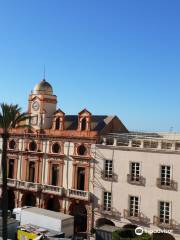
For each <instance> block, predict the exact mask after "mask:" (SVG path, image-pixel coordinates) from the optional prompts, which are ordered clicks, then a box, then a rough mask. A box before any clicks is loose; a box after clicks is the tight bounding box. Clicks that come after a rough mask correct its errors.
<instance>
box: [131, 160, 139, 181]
mask: <svg viewBox="0 0 180 240" xmlns="http://www.w3.org/2000/svg"><path fill="white" fill-rule="evenodd" d="M139 180H140V163H138V162H132V163H131V181H139Z"/></svg>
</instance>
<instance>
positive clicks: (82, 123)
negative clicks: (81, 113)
mask: <svg viewBox="0 0 180 240" xmlns="http://www.w3.org/2000/svg"><path fill="white" fill-rule="evenodd" d="M86 125H87V121H86V118H83V120H82V122H81V130H82V131H84V130H86Z"/></svg>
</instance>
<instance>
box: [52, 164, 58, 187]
mask: <svg viewBox="0 0 180 240" xmlns="http://www.w3.org/2000/svg"><path fill="white" fill-rule="evenodd" d="M58 183H59V165H58V164H53V165H52V180H51V185H53V186H58Z"/></svg>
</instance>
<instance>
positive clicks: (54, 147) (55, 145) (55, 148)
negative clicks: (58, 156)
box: [52, 143, 61, 153]
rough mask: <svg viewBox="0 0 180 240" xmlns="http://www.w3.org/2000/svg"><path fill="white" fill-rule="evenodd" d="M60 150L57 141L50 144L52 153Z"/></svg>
mask: <svg viewBox="0 0 180 240" xmlns="http://www.w3.org/2000/svg"><path fill="white" fill-rule="evenodd" d="M60 150H61V147H60V145H59V143H54V144H53V145H52V152H53V153H59V152H60Z"/></svg>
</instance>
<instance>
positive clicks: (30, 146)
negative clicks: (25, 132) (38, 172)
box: [29, 141, 37, 151]
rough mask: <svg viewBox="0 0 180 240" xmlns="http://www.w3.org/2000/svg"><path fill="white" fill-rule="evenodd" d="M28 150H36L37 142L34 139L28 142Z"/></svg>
mask: <svg viewBox="0 0 180 240" xmlns="http://www.w3.org/2000/svg"><path fill="white" fill-rule="evenodd" d="M29 150H30V151H36V150H37V144H36V142H35V141H32V142H30V144H29Z"/></svg>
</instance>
